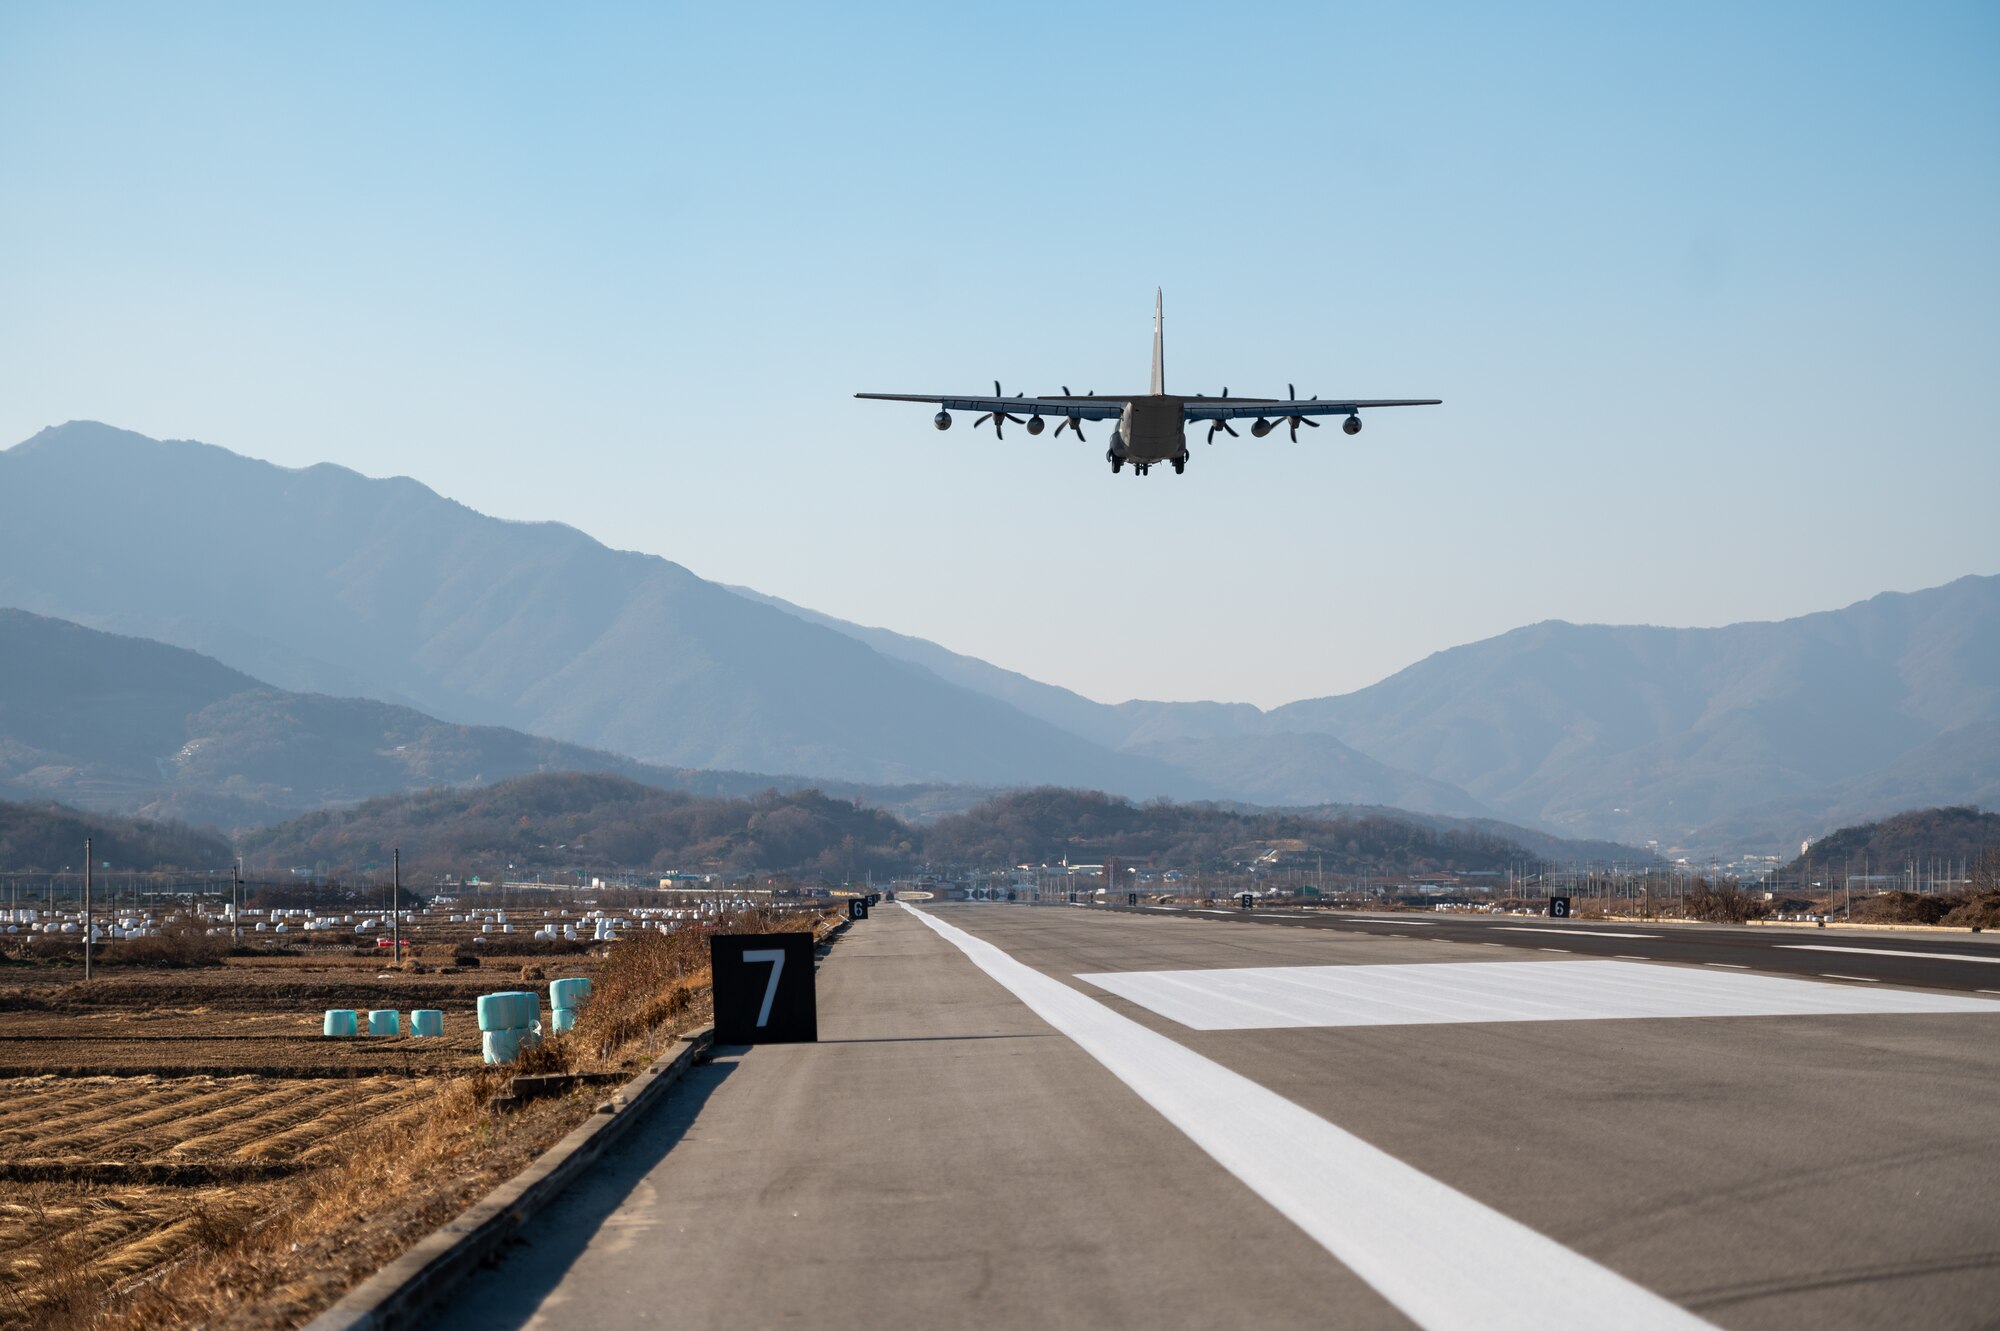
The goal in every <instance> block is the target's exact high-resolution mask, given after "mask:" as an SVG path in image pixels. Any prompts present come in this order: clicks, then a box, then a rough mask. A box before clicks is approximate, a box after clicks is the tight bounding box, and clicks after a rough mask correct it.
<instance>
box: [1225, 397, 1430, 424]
mask: <svg viewBox="0 0 2000 1331" xmlns="http://www.w3.org/2000/svg"><path fill="white" fill-rule="evenodd" d="M1443 402H1444V399H1443V398H1437V397H1378V398H1345V399H1341V398H1304V399H1290V398H1288V399H1284V400H1280V399H1277V398H1211V399H1209V400H1208V401H1203V400H1202V399H1200V398H1190V399H1189V400H1188V401H1187V403H1186V410H1187V418H1188V419H1189V420H1191V421H1231V420H1242V419H1243V418H1244V417H1246V416H1262V417H1264V418H1265V419H1267V420H1281V419H1283V418H1284V417H1286V416H1352V415H1353V414H1354V413H1355V412H1356V411H1358V410H1360V409H1361V408H1363V407H1436V406H1441V405H1442V404H1443Z"/></svg>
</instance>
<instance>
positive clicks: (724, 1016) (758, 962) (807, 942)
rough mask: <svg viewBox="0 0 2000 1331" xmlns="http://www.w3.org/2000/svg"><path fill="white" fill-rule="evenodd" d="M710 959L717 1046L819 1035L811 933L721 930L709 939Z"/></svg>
mask: <svg viewBox="0 0 2000 1331" xmlns="http://www.w3.org/2000/svg"><path fill="white" fill-rule="evenodd" d="M708 959H709V965H710V967H711V968H712V970H713V972H714V975H715V1042H716V1043H717V1044H719V1045H721V1044H810V1043H812V1042H814V1041H817V1040H818V1039H819V1005H818V1003H817V1001H816V1000H815V998H814V995H813V938H812V935H811V934H808V933H790V934H717V935H715V936H714V937H713V938H710V939H709V940H708Z"/></svg>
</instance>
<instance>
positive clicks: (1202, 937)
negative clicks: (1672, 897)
mask: <svg viewBox="0 0 2000 1331" xmlns="http://www.w3.org/2000/svg"><path fill="white" fill-rule="evenodd" d="M1247 914H1251V915H1252V916H1253V918H1250V919H1241V918H1233V917H1230V918H1224V917H1216V916H1208V917H1201V916H1196V917H1192V918H1188V917H1177V916H1175V915H1172V914H1167V913H1161V912H1148V911H1127V910H1106V909H1075V910H1069V909H1062V910H1057V909H1045V908H1033V907H1027V906H1009V905H997V904H995V905H984V904H966V905H960V906H936V907H929V906H927V907H926V908H925V909H923V910H922V911H921V913H920V912H918V911H913V910H908V909H894V908H884V909H881V910H878V911H877V912H876V913H875V915H874V916H873V917H872V918H871V919H869V920H866V921H862V922H859V923H857V924H856V925H855V926H854V927H853V928H852V929H851V930H850V931H849V933H848V935H847V936H846V937H845V938H844V939H843V940H842V941H841V942H840V943H839V944H838V945H837V946H835V947H834V949H833V950H832V952H831V954H830V955H829V956H828V958H827V959H826V960H825V961H824V962H823V963H822V966H821V969H820V975H819V1003H820V1014H821V1018H820V1019H821V1036H822V1040H821V1043H819V1044H816V1045H786V1046H760V1047H756V1048H747V1049H738V1050H731V1051H724V1052H723V1053H722V1055H721V1056H720V1057H718V1058H717V1059H716V1061H715V1062H714V1063H712V1064H710V1065H709V1066H708V1067H706V1068H703V1069H701V1070H699V1071H698V1072H697V1073H695V1074H694V1075H693V1076H692V1078H691V1079H690V1081H689V1083H688V1084H687V1085H686V1086H684V1088H682V1089H680V1090H677V1091H676V1093H675V1096H674V1098H673V1099H672V1101H670V1102H669V1103H668V1104H667V1105H665V1106H663V1107H662V1108H661V1109H660V1110H658V1111H656V1112H655V1113H654V1115H653V1116H652V1117H651V1118H650V1119H649V1120H648V1121H647V1122H645V1123H642V1124H640V1125H638V1126H637V1128H636V1129H635V1131H634V1132H632V1133H631V1134H630V1135H629V1136H628V1137H627V1138H626V1139H625V1141H624V1143H623V1144H622V1145H621V1146H620V1147H619V1148H618V1149H617V1150H616V1151H614V1152H613V1153H612V1154H611V1155H610V1156H609V1157H607V1159H606V1160H605V1161H604V1162H603V1163H602V1164H601V1165H600V1166H599V1168H598V1169H597V1170H596V1172H595V1173H594V1175H593V1177H592V1179H591V1180H590V1181H589V1182H588V1183H587V1184H586V1185H584V1186H581V1187H579V1188H576V1189H574V1190H572V1192H571V1193H570V1194H568V1195H567V1196H566V1197H565V1198H564V1199H563V1200H562V1201H561V1202H560V1203H558V1205H557V1206H556V1207H555V1208H554V1209H553V1210H552V1211H550V1212H548V1213H545V1214H544V1215H543V1216H542V1217H539V1218H538V1219H537V1221H536V1224H535V1226H534V1229H533V1231H532V1233H531V1235H530V1237H529V1238H528V1240H527V1241H526V1242H524V1243H521V1244H518V1245H516V1246H515V1248H514V1249H513V1250H512V1251H511V1252H510V1253H509V1254H508V1255H507V1256H506V1257H505V1258H504V1260H502V1261H501V1262H500V1263H499V1264H498V1265H497V1266H495V1267H493V1268H492V1269H489V1270H486V1271H483V1272H482V1273H480V1274H479V1275H478V1276H477V1277H475V1278H474V1280H473V1281H472V1282H471V1283H470V1284H469V1285H468V1286H467V1287H466V1288H465V1289H464V1290H463V1291H462V1293H461V1294H460V1295H458V1296H457V1297H455V1298H454V1300H453V1302H452V1306H451V1307H450V1308H449V1309H448V1310H446V1311H445V1312H444V1313H443V1314H442V1315H441V1316H440V1317H439V1318H438V1319H437V1321H436V1323H435V1324H436V1325H440V1326H446V1327H453V1328H513V1327H557V1326H573V1325H600V1326H610V1327H616V1326H637V1325H654V1324H673V1325H687V1326H702V1327H711V1326H712V1327H722V1326H730V1327H740V1326H744V1325H750V1326H774V1325H785V1324H796V1325H813V1326H822V1325H824V1326H834V1327H850V1326H851V1327H864V1326H865V1327H902V1326H932V1325H950V1326H995V1327H998V1326H1034V1327H1042V1326H1056V1327H1069V1326H1076V1327H1085V1326H1088V1327H1159V1326H1165V1327H1195V1326H1202V1327H1213V1326H1314V1327H1327V1326H1341V1327H1345V1326H1355V1327H1374V1326H1385V1327H1386V1326H1409V1325H1412V1324H1415V1325H1422V1326H1429V1327H1466V1328H1471V1327H1497V1326H1518V1327H1524V1328H1525V1327H1561V1326H1576V1327H1627V1326H1631V1327H1641V1326H1656V1327H1679V1326H1699V1325H1703V1324H1712V1325H1718V1326H1724V1327H1732V1328H1746V1329H1748V1328H1767V1327H1768V1328H1806V1327H1813V1328H1817V1327H1823V1326H1889V1325H1893V1326H1896V1327H1897V1328H1899V1331H1901V1329H1903V1328H1928V1327H1982V1326H1993V1325H1995V1324H1996V1316H2000V1208H1996V1207H1995V1205H1994V1201H1995V1199H1996V1198H2000V1150H1996V1149H1995V1148H1994V1146H1993V1143H1994V1142H1995V1141H1996V1140H2000V1097H1995V1096H1994V1094H1993V1090H1994V1088H1995V1086H1996V1085H1997V1084H2000V999H1994V998H1987V997H1984V996H1980V995H1977V994H1972V993H1967V992H1965V991H1964V990H1963V989H1955V988H1954V987H1952V986H1948V985H1937V984H1932V985H1929V986H1927V987H1924V988H1913V987H1906V986H1901V985H1895V984H1892V983H1890V982H1889V981H1888V980H1887V979H1886V978H1884V979H1883V980H1882V982H1880V983H1877V984H1865V983H1860V982H1854V981H1839V980H1825V979H1820V978H1819V977H1818V973H1817V972H1812V971H1810V970H1809V969H1798V968H1794V966H1793V958H1791V957H1790V956H1789V955H1788V954H1785V953H1777V954H1776V957H1775V959H1774V960H1772V961H1771V962H1770V964H1769V965H1768V966H1766V965H1758V964H1754V963H1752V962H1751V961H1747V960H1746V961H1744V963H1743V966H1744V969H1742V970H1737V969H1735V968H1733V967H1716V966H1710V965H1708V964H1706V959H1705V958H1690V959H1686V960H1681V961H1670V962H1662V961H1658V960H1637V961H1632V960H1624V959H1623V958H1626V957H1636V956H1641V955H1644V954H1642V953H1641V951H1640V950H1639V948H1638V947H1634V946H1632V945H1633V944H1645V943H1658V944H1668V943H1672V944H1674V945H1678V946H1681V947H1697V948H1708V949H1712V950H1715V951H1716V952H1717V953H1718V954H1719V955H1720V956H1721V957H1723V958H1725V959H1726V958H1751V957H1755V956H1760V955H1762V954H1766V953H1773V952H1776V949H1774V948H1773V947H1772V946H1771V945H1770V943H1768V942H1765V941H1763V936H1762V935H1753V936H1752V937H1751V938H1749V939H1747V940H1744V941H1733V940H1734V935H1735V934H1736V933H1737V932H1740V931H1729V932H1730V935H1731V937H1730V938H1729V939H1722V940H1719V941H1696V940H1694V939H1693V938H1692V937H1691V936H1685V937H1683V936H1677V937H1675V938H1672V939H1668V938H1664V937H1663V938H1660V939H1630V938H1618V939H1614V938H1613V937H1612V936H1611V935H1612V934H1613V933H1614V932H1623V933H1637V932H1659V933H1662V934H1664V933H1665V932H1666V931H1664V930H1641V929H1630V928H1624V929H1617V930H1614V929H1612V928H1610V927H1606V928H1604V929H1600V930H1594V931H1592V929H1591V926H1574V925H1572V926H1564V927H1565V928H1566V929H1573V930H1577V931H1579V933H1581V932H1592V942H1591V943H1590V944H1588V945H1587V946H1588V947H1591V948H1595V947H1606V948H1609V947H1611V946H1614V945H1615V946H1617V947H1619V948H1621V949H1625V950H1623V951H1620V952H1607V953H1604V954H1600V953H1598V952H1596V951H1589V952H1586V947H1585V946H1568V945H1567V943H1566V944H1565V948H1564V950H1561V951H1545V950H1543V947H1544V944H1543V943H1541V942H1540V941H1539V940H1538V939H1536V938H1533V937H1528V938H1526V939H1524V940H1522V941H1506V942H1504V943H1503V945H1502V946H1499V947H1491V946H1486V945H1485V944H1489V943H1493V942H1496V941H1501V939H1500V938H1499V937H1487V936H1482V935H1481V934H1480V933H1479V932H1478V931H1479V930H1482V929H1483V930H1488V931H1490V930H1492V929H1495V928H1498V927H1504V926H1505V925H1507V924H1508V923H1510V921H1508V920H1506V919H1505V918H1503V919H1502V920H1498V921H1478V922H1477V923H1475V924H1473V925H1471V927H1470V928H1453V927H1452V926H1448V925H1435V926H1430V927H1417V926H1415V925H1414V923H1413V922H1400V923H1404V924H1405V927H1403V928H1400V929H1392V928H1388V927H1384V926H1383V925H1381V924H1380V923H1376V922H1370V921H1363V920H1360V919H1357V918H1349V919H1346V920H1342V921H1338V922H1334V923H1325V922H1322V923H1318V924H1311V925H1304V926H1301V927H1294V928H1282V927H1272V924H1273V923H1274V922H1275V920H1276V919H1277V918H1279V917H1276V916H1275V915H1272V914H1271V913H1256V912H1252V913H1247ZM1265 916H1269V918H1265ZM1512 922H1513V923H1525V924H1534V923H1536V922H1535V921H1532V920H1521V919H1520V918H1519V917H1516V918H1515V920H1514V921H1512ZM1391 923H1392V924H1394V923H1399V921H1395V920H1391ZM1439 929H1448V930H1450V932H1449V933H1447V934H1437V930H1439ZM1434 934H1435V935H1436V936H1433V935H1434ZM1799 936H1800V938H1801V940H1802V941H1809V942H1815V943H1816V942H1819V941H1820V940H1821V939H1822V938H1827V939H1828V941H1831V942H1836V943H1840V944H1842V945H1848V944H1850V943H1855V942H1856V939H1855V936H1854V935H1852V934H1850V933H1847V932H1845V931H1841V932H1836V931H1833V930H1828V931H1824V933H1822V932H1821V931H1810V932H1809V933H1807V932H1801V934H1800V935H1799ZM1786 937H1789V935H1787V936H1786ZM1774 938H1775V935H1774ZM1557 941H1559V942H1563V941H1565V940H1557ZM1571 941H1573V940H1571ZM1775 941H1784V939H1783V938H1775ZM1866 941H1869V942H1873V941H1876V940H1866ZM1890 941H1891V942H1893V943H1894V944H1895V945H1896V950H1899V951H1924V952H1926V954H1927V955H1926V957H1923V958H1883V959H1877V958H1864V959H1863V963H1862V964H1869V965H1882V966H1889V965H1904V964H1905V963H1907V964H1908V965H1910V966H1914V967H1917V968H1919V969H1920V970H1921V969H1922V968H1923V967H1924V966H1925V965H1926V964H1927V963H1928V964H1931V965H1936V966H1940V967H1942V966H1946V965H1951V966H1961V967H1968V968H1973V969H1983V963H1981V962H1977V961H1972V962H1946V961H1935V962H1930V961H1929V960H1928V949H1924V948H1918V947H1916V946H1914V945H1913V946H1910V947H1904V946H1902V944H1903V943H1904V942H1906V941H1907V939H1906V937H1902V936H1896V937H1892V938H1891V940H1890ZM1926 941H1927V942H1928V941H1929V940H1926ZM1953 941H1954V947H1956V946H1958V945H1957V943H1956V940H1953ZM1806 955H1808V956H1816V955H1818V954H1806ZM1826 955H1834V954H1826ZM1813 964H1820V965H1825V968H1826V969H1828V970H1832V969H1837V968H1838V969H1846V968H1848V967H1850V966H1851V965H1853V964H1855V963H1851V962H1850V961H1849V960H1848V959H1847V957H1846V956H1845V955H1844V954H1843V955H1842V958H1841V961H1840V962H1839V963H1838V966H1837V967H1836V966H1834V965H1826V964H1825V963H1817V962H1816V963H1813ZM1923 973H1924V974H1926V975H1929V974H1930V972H1929V971H1928V970H1924V971H1923ZM1992 987H2000V984H1995V985H1993V986H1992ZM1621 1013H1647V1014H1655V1015H1646V1016H1630V1015H1620V1014H1621ZM1770 1013H1779V1014H1783V1015H1759V1014H1770ZM1260 1023H1261V1024H1260Z"/></svg>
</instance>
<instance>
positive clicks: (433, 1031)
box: [410, 1007, 444, 1035]
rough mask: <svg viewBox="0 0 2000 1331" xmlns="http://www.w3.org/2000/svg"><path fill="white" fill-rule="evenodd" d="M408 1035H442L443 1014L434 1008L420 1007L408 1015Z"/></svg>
mask: <svg viewBox="0 0 2000 1331" xmlns="http://www.w3.org/2000/svg"><path fill="white" fill-rule="evenodd" d="M410 1034H412V1035H443V1034H444V1013H443V1012H441V1011H439V1010H438V1009H437V1008H434V1007H420V1008H416V1009H414V1010H413V1011H412V1012H411V1013H410Z"/></svg>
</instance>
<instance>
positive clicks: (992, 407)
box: [854, 393, 1125, 421]
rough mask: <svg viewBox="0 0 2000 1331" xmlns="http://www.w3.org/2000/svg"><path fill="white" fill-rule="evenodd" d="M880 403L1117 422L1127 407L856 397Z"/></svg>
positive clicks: (1066, 401) (1040, 400) (1044, 400)
mask: <svg viewBox="0 0 2000 1331" xmlns="http://www.w3.org/2000/svg"><path fill="white" fill-rule="evenodd" d="M854 396H856V397H863V398H870V399H872V400H874V401H877V402H934V403H936V404H937V405H938V406H940V407H943V408H944V409H945V410H946V411H1004V412H1007V413H1009V414H1011V415H1015V416H1058V417H1060V416H1068V417H1071V418H1072V419H1075V420H1083V421H1109V420H1116V419H1117V418H1118V417H1119V415H1120V414H1122V413H1123V412H1124V410H1125V403H1124V402H1123V401H1122V400H1120V401H1112V400H1110V399H1108V398H1107V399H1097V398H1048V397H953V396H948V395H944V394H935V393H856V394H855V395H854Z"/></svg>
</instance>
